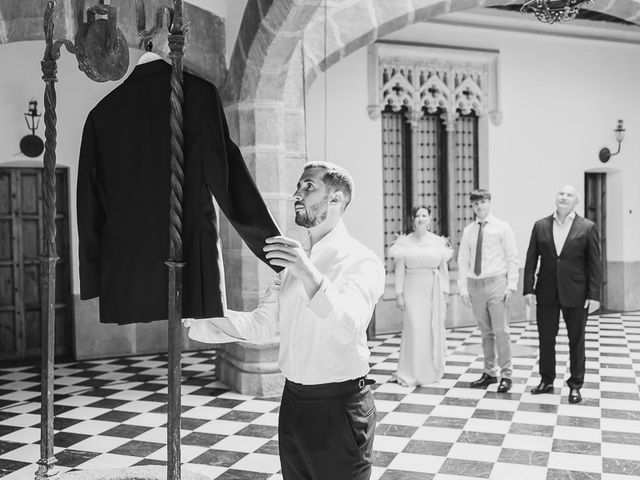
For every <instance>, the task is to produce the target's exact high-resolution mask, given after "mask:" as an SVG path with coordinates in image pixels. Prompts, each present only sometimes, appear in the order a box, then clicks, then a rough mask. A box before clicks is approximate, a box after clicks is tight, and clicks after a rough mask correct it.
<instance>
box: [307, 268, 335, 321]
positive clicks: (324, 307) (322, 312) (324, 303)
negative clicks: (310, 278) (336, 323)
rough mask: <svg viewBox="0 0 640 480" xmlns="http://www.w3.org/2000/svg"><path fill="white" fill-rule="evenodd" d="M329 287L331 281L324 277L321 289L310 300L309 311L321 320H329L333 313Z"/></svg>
mask: <svg viewBox="0 0 640 480" xmlns="http://www.w3.org/2000/svg"><path fill="white" fill-rule="evenodd" d="M328 287H329V281H328V280H327V279H326V277H323V278H322V282H321V283H320V288H319V289H318V291H317V292H316V293H315V295H314V296H313V297H311V300H309V309H310V310H311V311H312V312H313V313H315V314H316V315H317V316H318V317H320V318H327V317H328V316H329V314H330V313H331V312H332V311H333V302H331V299H330V298H329V293H328V292H327V289H328Z"/></svg>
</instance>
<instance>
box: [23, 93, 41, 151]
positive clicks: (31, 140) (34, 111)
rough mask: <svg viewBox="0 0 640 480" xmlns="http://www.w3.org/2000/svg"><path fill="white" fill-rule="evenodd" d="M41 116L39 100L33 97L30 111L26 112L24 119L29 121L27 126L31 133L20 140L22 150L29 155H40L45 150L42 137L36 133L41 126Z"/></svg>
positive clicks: (30, 102)
mask: <svg viewBox="0 0 640 480" xmlns="http://www.w3.org/2000/svg"><path fill="white" fill-rule="evenodd" d="M41 116H42V115H41V114H40V113H38V102H37V101H36V100H33V99H31V100H30V101H29V111H28V112H27V113H25V114H24V120H25V121H26V122H27V128H28V129H29V130H31V135H27V136H25V137H22V140H20V151H21V152H22V153H23V154H24V155H26V156H27V157H38V156H40V154H41V153H42V152H43V150H44V143H43V141H42V139H41V138H40V137H38V136H37V135H36V130H37V129H38V127H39V126H40V117H41Z"/></svg>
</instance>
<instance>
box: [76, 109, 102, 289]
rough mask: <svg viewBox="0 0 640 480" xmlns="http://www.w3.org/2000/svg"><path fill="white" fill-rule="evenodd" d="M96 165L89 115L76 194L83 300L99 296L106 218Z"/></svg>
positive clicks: (96, 157) (91, 121)
mask: <svg viewBox="0 0 640 480" xmlns="http://www.w3.org/2000/svg"><path fill="white" fill-rule="evenodd" d="M97 162H98V149H97V145H96V135H95V127H94V124H93V119H92V117H91V114H89V116H88V117H87V120H86V122H85V125H84V130H83V132H82V143H81V145H80V159H79V161H78V185H77V195H76V204H77V205H76V208H77V212H78V240H79V246H78V255H79V267H80V298H81V299H82V300H87V299H89V298H94V297H97V296H99V294H100V233H101V231H102V226H103V224H104V221H105V218H106V217H105V214H104V210H103V206H102V205H101V204H100V201H99V196H98V188H97V171H98V169H97Z"/></svg>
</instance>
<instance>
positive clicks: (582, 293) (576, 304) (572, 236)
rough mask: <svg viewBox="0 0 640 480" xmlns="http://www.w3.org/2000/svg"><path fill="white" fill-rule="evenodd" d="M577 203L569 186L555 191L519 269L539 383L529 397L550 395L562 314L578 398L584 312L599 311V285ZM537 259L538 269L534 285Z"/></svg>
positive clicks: (594, 239)
mask: <svg viewBox="0 0 640 480" xmlns="http://www.w3.org/2000/svg"><path fill="white" fill-rule="evenodd" d="M578 201H579V196H578V192H577V190H576V188H575V187H572V186H570V185H567V186H564V187H562V188H561V189H560V190H559V191H558V193H557V195H556V211H555V212H554V214H553V215H550V216H548V217H545V218H543V219H541V220H538V221H537V222H536V223H535V225H534V226H533V231H532V232H531V240H530V242H529V249H528V250H527V257H526V262H525V267H524V295H525V300H526V302H527V304H528V305H529V306H533V302H534V294H535V300H536V305H537V313H536V321H537V324H538V342H539V348H540V362H539V372H540V377H541V380H540V384H539V385H537V386H536V387H534V388H532V389H531V393H532V394H534V395H536V394H540V393H550V392H553V381H554V379H555V374H556V358H555V355H556V336H557V334H558V326H559V317H560V311H562V316H563V318H564V321H565V324H566V326H567V334H568V336H569V361H570V372H571V376H570V377H569V380H568V381H567V385H568V386H569V389H570V391H569V402H570V403H579V402H580V401H581V400H582V396H581V395H580V388H582V383H583V381H584V373H585V351H584V334H585V327H586V323H587V314H588V313H590V312H593V311H595V310H597V309H598V308H599V307H600V284H601V281H602V265H601V262H600V241H599V238H598V230H597V228H596V224H595V223H593V222H592V221H591V220H587V219H586V218H583V217H581V216H579V215H577V214H576V212H575V207H576V205H577V204H578ZM538 259H540V269H539V271H538V278H537V281H534V277H535V273H536V267H537V265H538ZM534 283H535V286H534Z"/></svg>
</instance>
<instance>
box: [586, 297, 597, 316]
mask: <svg viewBox="0 0 640 480" xmlns="http://www.w3.org/2000/svg"><path fill="white" fill-rule="evenodd" d="M584 308H586V309H587V311H588V313H593V312H595V311H596V310H598V309H599V308H600V302H599V301H598V300H591V299H587V300H586V301H585V302H584Z"/></svg>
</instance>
